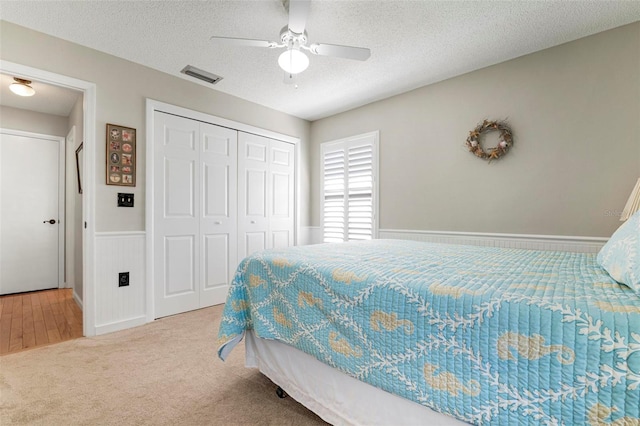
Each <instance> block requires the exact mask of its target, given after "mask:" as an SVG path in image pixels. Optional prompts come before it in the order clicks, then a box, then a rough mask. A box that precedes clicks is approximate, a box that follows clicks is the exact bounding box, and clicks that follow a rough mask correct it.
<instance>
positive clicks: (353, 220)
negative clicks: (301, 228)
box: [320, 131, 378, 243]
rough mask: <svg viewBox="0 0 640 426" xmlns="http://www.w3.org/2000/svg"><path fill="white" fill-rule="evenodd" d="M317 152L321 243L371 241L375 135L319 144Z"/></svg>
mask: <svg viewBox="0 0 640 426" xmlns="http://www.w3.org/2000/svg"><path fill="white" fill-rule="evenodd" d="M320 153H321V158H322V171H321V176H322V185H321V193H322V234H323V240H324V242H325V243H335V242H343V241H353V240H370V239H372V238H375V237H376V232H377V213H378V212H377V198H378V194H377V183H376V182H377V173H378V132H377V131H376V132H372V133H366V134H364V135H358V136H353V137H350V138H346V139H341V140H338V141H334V142H326V143H323V144H322V145H321V147H320Z"/></svg>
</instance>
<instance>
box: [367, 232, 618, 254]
mask: <svg viewBox="0 0 640 426" xmlns="http://www.w3.org/2000/svg"><path fill="white" fill-rule="evenodd" d="M378 238H380V239H383V238H384V239H397V240H413V241H426V242H430V243H444V244H465V245H474V246H488V247H503V248H517V249H528V250H548V251H569V252H575V253H597V252H598V251H600V249H601V248H602V246H603V245H604V244H605V243H606V242H607V240H608V238H601V237H572V236H564V235H527V234H490V233H479V232H445V231H411V230H404V229H381V230H379V231H378Z"/></svg>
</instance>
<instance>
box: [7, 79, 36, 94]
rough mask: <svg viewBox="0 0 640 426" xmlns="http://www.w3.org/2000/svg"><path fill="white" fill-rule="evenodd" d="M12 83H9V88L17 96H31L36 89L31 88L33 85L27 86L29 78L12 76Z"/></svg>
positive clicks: (29, 82)
mask: <svg viewBox="0 0 640 426" xmlns="http://www.w3.org/2000/svg"><path fill="white" fill-rule="evenodd" d="M13 80H14V83H11V85H10V86H9V90H11V91H12V92H13V93H15V94H16V95H19V96H33V95H35V93H36V91H35V90H33V87H31V86H29V85H30V84H31V81H30V80H24V79H22V78H18V77H13Z"/></svg>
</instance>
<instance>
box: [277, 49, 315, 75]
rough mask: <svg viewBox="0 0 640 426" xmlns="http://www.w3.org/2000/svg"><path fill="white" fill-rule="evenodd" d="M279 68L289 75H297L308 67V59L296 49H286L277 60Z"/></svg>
mask: <svg viewBox="0 0 640 426" xmlns="http://www.w3.org/2000/svg"><path fill="white" fill-rule="evenodd" d="M278 65H280V68H282V69H283V70H285V71H286V72H288V73H290V74H298V73H301V72H302V71H304V70H306V69H307V67H308V66H309V58H308V57H307V55H305V54H304V53H302V52H301V51H300V50H298V49H287V50H285V51H284V52H282V53H281V54H280V57H279V58H278Z"/></svg>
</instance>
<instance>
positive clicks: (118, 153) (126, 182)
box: [107, 124, 136, 186]
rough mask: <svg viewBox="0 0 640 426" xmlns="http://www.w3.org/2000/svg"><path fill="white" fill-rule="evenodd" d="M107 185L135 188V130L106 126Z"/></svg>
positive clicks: (113, 125)
mask: <svg viewBox="0 0 640 426" xmlns="http://www.w3.org/2000/svg"><path fill="white" fill-rule="evenodd" d="M107 185H120V186H136V129H132V128H131V127H124V126H118V125H116V124H107Z"/></svg>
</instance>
